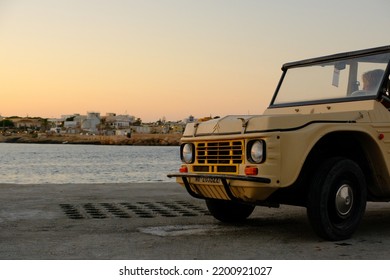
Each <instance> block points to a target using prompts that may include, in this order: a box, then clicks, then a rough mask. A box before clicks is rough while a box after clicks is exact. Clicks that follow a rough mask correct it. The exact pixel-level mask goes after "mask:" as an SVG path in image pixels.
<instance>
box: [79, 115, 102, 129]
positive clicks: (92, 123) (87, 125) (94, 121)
mask: <svg viewBox="0 0 390 280" xmlns="http://www.w3.org/2000/svg"><path fill="white" fill-rule="evenodd" d="M99 125H100V113H97V112H88V114H87V117H86V118H85V119H82V120H81V130H83V131H86V132H89V133H97V132H98V130H99Z"/></svg>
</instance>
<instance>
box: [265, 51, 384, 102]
mask: <svg viewBox="0 0 390 280" xmlns="http://www.w3.org/2000/svg"><path fill="white" fill-rule="evenodd" d="M389 59H390V54H389V53H385V54H377V55H371V56H364V57H357V58H349V59H343V60H334V61H330V62H326V63H318V64H311V65H309V66H299V65H298V66H295V67H291V68H288V70H287V71H286V72H285V75H284V77H283V80H282V83H281V85H280V87H279V90H278V92H277V94H276V96H275V97H274V100H273V103H272V105H284V104H285V105H288V104H290V103H295V104H296V103H307V102H322V101H325V100H334V99H350V98H354V99H357V98H361V97H362V96H368V97H370V96H371V97H373V96H376V95H377V93H378V89H379V86H380V84H381V81H382V80H383V76H384V73H385V70H386V67H387V64H388V62H389Z"/></svg>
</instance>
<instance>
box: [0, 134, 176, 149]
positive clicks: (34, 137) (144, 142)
mask: <svg viewBox="0 0 390 280" xmlns="http://www.w3.org/2000/svg"><path fill="white" fill-rule="evenodd" d="M181 136H182V135H181V134H143V133H133V134H132V135H131V137H126V136H116V135H114V136H105V135H71V134H66V135H50V134H13V135H8V136H4V135H0V143H35V144H90V145H134V146H177V145H179V144H180V138H181Z"/></svg>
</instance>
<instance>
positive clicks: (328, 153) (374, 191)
mask: <svg viewBox="0 0 390 280" xmlns="http://www.w3.org/2000/svg"><path fill="white" fill-rule="evenodd" d="M336 156H338V157H345V158H348V159H351V160H353V161H354V162H356V163H357V164H358V165H359V167H360V168H361V169H362V171H363V174H364V176H365V179H366V185H367V191H368V194H369V199H370V200H377V199H380V198H381V197H383V196H389V195H390V192H389V190H386V189H384V188H383V186H386V185H389V182H387V181H386V178H389V174H388V170H387V167H386V162H385V159H384V157H383V154H382V152H381V149H380V147H379V145H378V143H377V142H376V141H375V140H374V139H373V138H372V136H371V135H369V134H367V133H365V132H361V131H336V132H330V133H328V134H326V135H324V136H323V137H322V138H321V139H320V140H319V141H317V143H316V144H315V145H314V146H313V148H312V149H311V151H310V153H309V154H308V156H307V158H306V160H305V163H304V165H303V168H302V172H301V175H302V176H303V177H305V178H310V177H311V174H313V173H314V172H315V170H316V169H317V168H318V167H319V165H320V164H321V163H322V162H323V161H324V160H326V159H328V158H330V157H336ZM308 185H309V184H308V182H307V181H306V182H305V186H308Z"/></svg>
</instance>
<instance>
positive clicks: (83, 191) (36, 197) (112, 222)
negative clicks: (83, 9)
mask: <svg viewBox="0 0 390 280" xmlns="http://www.w3.org/2000/svg"><path fill="white" fill-rule="evenodd" d="M0 205H1V206H0V259H25V260H29V259H60V260H64V259H102V260H106V259H130V260H131V259H133V260H134V259H149V260H153V259H167V260H170V259H184V260H191V259H280V260H285V259H297V260H305V259H332V260H334V259H353V260H355V259H390V238H389V235H390V223H389V221H390V204H387V203H380V204H369V205H368V209H367V212H366V215H365V217H364V220H363V223H362V225H361V227H360V228H359V230H358V232H357V233H356V234H355V235H354V237H353V238H352V239H349V240H347V241H343V242H326V241H323V240H321V239H319V238H318V237H317V236H316V235H314V233H313V232H312V230H311V228H310V226H309V224H308V221H307V219H306V212H305V209H303V208H298V207H290V206H282V207H281V208H278V209H271V208H263V207H258V208H256V210H255V212H254V214H253V215H252V216H251V217H250V219H249V220H248V222H247V223H246V224H244V225H240V226H229V225H224V224H221V223H219V222H218V221H216V220H214V219H213V218H212V217H211V216H210V215H208V212H207V210H206V207H205V205H204V202H203V201H202V200H197V199H194V198H192V197H190V196H189V195H188V194H187V193H186V192H185V190H184V189H182V188H181V187H180V186H179V185H177V184H175V183H153V184H113V185H111V184H104V185H5V184H3V185H0Z"/></svg>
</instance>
